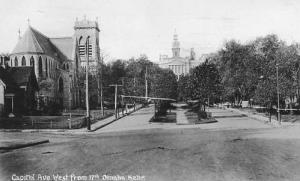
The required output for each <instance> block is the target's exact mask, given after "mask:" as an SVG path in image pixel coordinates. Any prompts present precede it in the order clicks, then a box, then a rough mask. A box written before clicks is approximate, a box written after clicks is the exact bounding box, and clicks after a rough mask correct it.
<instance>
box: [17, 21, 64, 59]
mask: <svg viewBox="0 0 300 181" xmlns="http://www.w3.org/2000/svg"><path fill="white" fill-rule="evenodd" d="M20 53H40V54H46V55H48V56H51V57H58V58H59V59H65V58H66V56H65V55H64V54H62V53H61V52H60V50H59V49H58V48H56V47H55V46H54V45H53V43H52V42H51V41H50V39H49V38H48V37H47V36H45V35H44V34H42V33H40V32H39V31H37V30H36V29H34V28H32V27H31V26H29V27H28V29H27V30H26V32H25V33H24V35H23V36H22V38H20V40H19V41H18V43H17V45H16V47H15V48H14V50H13V51H12V54H20Z"/></svg>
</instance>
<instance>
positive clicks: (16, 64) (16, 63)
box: [15, 57, 18, 67]
mask: <svg viewBox="0 0 300 181" xmlns="http://www.w3.org/2000/svg"><path fill="white" fill-rule="evenodd" d="M17 66H18V58H17V57H15V67H17Z"/></svg>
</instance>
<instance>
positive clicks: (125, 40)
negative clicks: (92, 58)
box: [0, 0, 300, 62]
mask: <svg viewBox="0 0 300 181" xmlns="http://www.w3.org/2000/svg"><path fill="white" fill-rule="evenodd" d="M0 4H1V5H0V24H1V28H0V53H10V52H11V51H12V50H13V48H14V46H15V45H16V43H17V40H18V36H19V35H18V30H19V29H20V30H21V35H22V34H23V33H24V32H25V31H26V29H27V27H28V19H29V22H30V25H31V26H32V27H34V28H35V29H37V30H39V31H40V32H42V33H43V34H45V35H46V36H48V37H63V36H72V35H73V34H74V29H73V27H74V22H75V20H76V17H78V19H79V20H81V19H83V17H84V16H86V18H87V19H89V20H96V17H98V23H99V28H100V42H99V43H100V48H101V49H102V50H103V52H105V54H106V56H107V57H108V59H129V58H131V57H139V56H140V55H141V54H146V55H147V56H148V57H149V59H150V60H152V61H154V62H158V61H159V55H160V54H167V55H169V56H171V54H172V52H171V44H172V41H173V34H174V32H175V30H176V32H177V34H178V39H179V41H180V43H181V54H182V55H183V56H187V55H188V54H189V51H190V49H191V48H194V50H195V52H196V55H197V56H198V57H200V56H201V55H202V54H207V53H212V52H215V51H217V50H218V49H220V48H222V46H223V45H224V43H225V42H226V41H228V40H231V39H235V40H238V41H239V42H241V43H245V42H247V41H251V40H253V39H255V38H256V37H258V36H265V35H267V34H271V33H275V34H277V35H278V36H279V38H280V39H282V40H284V41H286V42H287V43H288V44H290V43H293V42H300V1H299V0H298V1H297V0H0Z"/></svg>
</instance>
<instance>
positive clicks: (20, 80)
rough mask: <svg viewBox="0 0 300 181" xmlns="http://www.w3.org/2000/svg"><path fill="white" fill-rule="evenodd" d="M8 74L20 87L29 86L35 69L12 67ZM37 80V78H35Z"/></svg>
mask: <svg viewBox="0 0 300 181" xmlns="http://www.w3.org/2000/svg"><path fill="white" fill-rule="evenodd" d="M8 73H9V74H10V76H11V77H12V79H13V80H14V82H15V83H16V84H17V85H18V86H24V85H27V83H28V82H29V81H30V78H31V76H34V69H33V67H11V68H9V69H8ZM34 79H35V80H36V78H35V77H34Z"/></svg>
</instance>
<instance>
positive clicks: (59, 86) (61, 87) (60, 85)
mask: <svg viewBox="0 0 300 181" xmlns="http://www.w3.org/2000/svg"><path fill="white" fill-rule="evenodd" d="M58 91H59V92H60V93H62V92H63V91H64V82H63V79H62V78H61V77H60V78H59V80H58Z"/></svg>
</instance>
